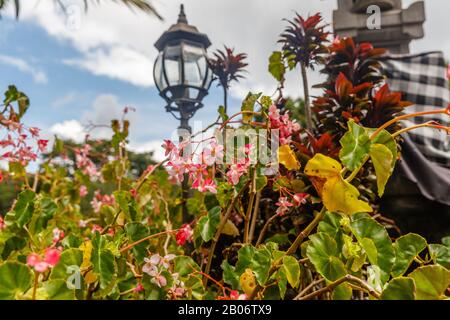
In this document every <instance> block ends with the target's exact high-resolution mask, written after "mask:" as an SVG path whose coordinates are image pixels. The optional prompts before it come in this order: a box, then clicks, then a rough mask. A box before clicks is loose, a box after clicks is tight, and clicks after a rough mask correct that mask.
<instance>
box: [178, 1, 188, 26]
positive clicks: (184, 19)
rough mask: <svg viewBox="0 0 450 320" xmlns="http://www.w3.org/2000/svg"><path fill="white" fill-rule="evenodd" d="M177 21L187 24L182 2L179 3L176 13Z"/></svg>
mask: <svg viewBox="0 0 450 320" xmlns="http://www.w3.org/2000/svg"><path fill="white" fill-rule="evenodd" d="M177 22H178V23H185V24H188V22H187V18H186V14H185V13H184V4H181V5H180V13H179V14H178V21H177Z"/></svg>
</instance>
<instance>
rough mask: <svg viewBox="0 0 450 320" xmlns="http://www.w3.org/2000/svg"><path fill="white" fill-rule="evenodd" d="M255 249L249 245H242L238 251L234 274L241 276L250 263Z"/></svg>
mask: <svg viewBox="0 0 450 320" xmlns="http://www.w3.org/2000/svg"><path fill="white" fill-rule="evenodd" d="M255 251H256V249H255V247H253V246H251V245H244V246H243V247H242V248H240V249H239V251H238V261H237V263H236V272H237V273H238V274H239V275H241V274H242V273H243V272H244V271H245V269H247V267H249V266H250V265H251V263H252V260H253V256H254V255H255Z"/></svg>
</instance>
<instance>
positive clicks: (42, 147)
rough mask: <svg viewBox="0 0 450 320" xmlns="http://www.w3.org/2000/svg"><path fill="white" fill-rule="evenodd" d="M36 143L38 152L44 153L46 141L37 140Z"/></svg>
mask: <svg viewBox="0 0 450 320" xmlns="http://www.w3.org/2000/svg"><path fill="white" fill-rule="evenodd" d="M37 143H38V148H39V151H40V152H45V150H46V149H47V144H48V140H44V139H39V140H38V142H37Z"/></svg>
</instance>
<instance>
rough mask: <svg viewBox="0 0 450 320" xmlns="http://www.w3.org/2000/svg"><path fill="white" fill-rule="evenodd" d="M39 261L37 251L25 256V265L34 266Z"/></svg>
mask: <svg viewBox="0 0 450 320" xmlns="http://www.w3.org/2000/svg"><path fill="white" fill-rule="evenodd" d="M39 262H41V257H40V256H39V255H38V254H37V253H30V254H29V255H28V257H27V265H29V266H30V267H34V266H35V265H36V264H37V263H39Z"/></svg>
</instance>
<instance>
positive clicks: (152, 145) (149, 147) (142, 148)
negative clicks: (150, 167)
mask: <svg viewBox="0 0 450 320" xmlns="http://www.w3.org/2000/svg"><path fill="white" fill-rule="evenodd" d="M162 144H163V142H162V141H160V140H152V141H149V142H142V143H136V142H131V143H130V144H129V149H130V150H131V151H133V152H137V153H146V152H153V159H154V160H155V161H162V160H164V159H165V158H166V157H165V156H164V149H163V148H162V147H161V145H162Z"/></svg>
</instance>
